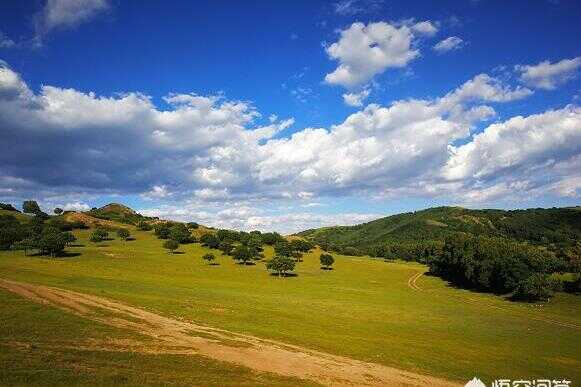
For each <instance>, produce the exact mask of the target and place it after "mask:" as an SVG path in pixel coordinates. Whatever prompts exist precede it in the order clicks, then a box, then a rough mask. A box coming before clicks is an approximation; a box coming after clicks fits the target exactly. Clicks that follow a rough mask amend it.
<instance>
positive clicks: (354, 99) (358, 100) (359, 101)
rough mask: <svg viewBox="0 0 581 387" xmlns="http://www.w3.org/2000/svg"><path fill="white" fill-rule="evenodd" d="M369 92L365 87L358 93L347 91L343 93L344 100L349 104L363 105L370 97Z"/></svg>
mask: <svg viewBox="0 0 581 387" xmlns="http://www.w3.org/2000/svg"><path fill="white" fill-rule="evenodd" d="M369 93H370V90H369V89H364V90H362V91H360V92H358V93H345V94H343V102H345V104H346V105H349V106H353V107H361V106H363V101H365V100H366V99H367V97H369Z"/></svg>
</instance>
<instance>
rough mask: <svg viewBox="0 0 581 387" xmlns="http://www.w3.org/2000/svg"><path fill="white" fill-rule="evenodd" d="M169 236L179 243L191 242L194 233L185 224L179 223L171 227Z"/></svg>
mask: <svg viewBox="0 0 581 387" xmlns="http://www.w3.org/2000/svg"><path fill="white" fill-rule="evenodd" d="M169 238H170V239H173V240H174V241H176V242H178V243H189V242H191V240H192V234H191V232H190V230H188V228H187V227H186V225H185V224H182V223H178V224H175V225H173V226H171V227H170V229H169Z"/></svg>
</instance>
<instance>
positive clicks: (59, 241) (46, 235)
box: [38, 227, 66, 257]
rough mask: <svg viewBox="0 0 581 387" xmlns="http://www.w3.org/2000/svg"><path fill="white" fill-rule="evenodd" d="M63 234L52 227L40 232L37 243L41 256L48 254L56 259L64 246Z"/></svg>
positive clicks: (64, 238)
mask: <svg viewBox="0 0 581 387" xmlns="http://www.w3.org/2000/svg"><path fill="white" fill-rule="evenodd" d="M64 234H65V233H63V232H61V231H60V230H59V229H57V228H54V227H47V228H45V229H44V230H43V231H42V234H41V236H40V239H39V241H38V247H39V249H40V252H41V254H49V255H50V256H51V257H56V256H57V255H58V254H60V253H62V252H63V250H64V249H65V245H66V237H65V235H64Z"/></svg>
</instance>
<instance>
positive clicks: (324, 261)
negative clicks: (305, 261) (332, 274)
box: [319, 253, 335, 269]
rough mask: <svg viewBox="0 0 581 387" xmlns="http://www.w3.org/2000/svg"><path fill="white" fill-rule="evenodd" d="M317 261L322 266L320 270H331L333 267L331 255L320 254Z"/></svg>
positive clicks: (333, 261) (333, 259)
mask: <svg viewBox="0 0 581 387" xmlns="http://www.w3.org/2000/svg"><path fill="white" fill-rule="evenodd" d="M319 260H320V261H321V266H322V267H321V268H323V267H324V268H325V269H329V268H331V266H333V263H335V258H333V256H332V255H331V254H326V253H323V254H321V256H320V257H319Z"/></svg>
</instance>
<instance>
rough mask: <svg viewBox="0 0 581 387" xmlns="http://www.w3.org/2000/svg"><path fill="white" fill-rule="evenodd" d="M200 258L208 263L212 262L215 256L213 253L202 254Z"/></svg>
mask: <svg viewBox="0 0 581 387" xmlns="http://www.w3.org/2000/svg"><path fill="white" fill-rule="evenodd" d="M202 259H203V260H204V261H207V262H208V263H212V261H214V260H215V259H216V257H215V256H214V254H204V255H203V256H202Z"/></svg>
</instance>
